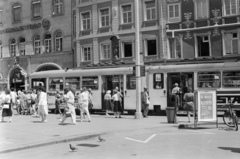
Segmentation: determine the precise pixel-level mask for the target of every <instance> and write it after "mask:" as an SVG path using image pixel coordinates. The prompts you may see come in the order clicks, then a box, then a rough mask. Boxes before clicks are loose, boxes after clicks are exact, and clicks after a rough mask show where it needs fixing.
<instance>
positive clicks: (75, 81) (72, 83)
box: [65, 77, 80, 90]
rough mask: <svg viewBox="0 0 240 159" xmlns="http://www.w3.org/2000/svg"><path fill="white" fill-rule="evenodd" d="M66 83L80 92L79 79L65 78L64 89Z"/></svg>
mask: <svg viewBox="0 0 240 159" xmlns="http://www.w3.org/2000/svg"><path fill="white" fill-rule="evenodd" d="M67 83H68V84H69V85H70V86H71V87H73V88H74V89H76V90H80V77H66V78H65V87H66V84H67Z"/></svg>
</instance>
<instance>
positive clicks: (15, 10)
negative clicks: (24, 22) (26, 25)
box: [12, 4, 21, 22]
mask: <svg viewBox="0 0 240 159" xmlns="http://www.w3.org/2000/svg"><path fill="white" fill-rule="evenodd" d="M12 14H13V22H20V21H21V5H20V4H15V5H13V7H12Z"/></svg>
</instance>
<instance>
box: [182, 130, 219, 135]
mask: <svg viewBox="0 0 240 159" xmlns="http://www.w3.org/2000/svg"><path fill="white" fill-rule="evenodd" d="M186 131H190V132H195V133H200V134H215V133H211V132H203V131H197V130H186Z"/></svg>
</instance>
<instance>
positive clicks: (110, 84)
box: [102, 75, 124, 108]
mask: <svg viewBox="0 0 240 159" xmlns="http://www.w3.org/2000/svg"><path fill="white" fill-rule="evenodd" d="M102 80H103V84H102V85H103V86H102V107H103V105H104V96H105V94H106V92H107V91H108V90H110V91H111V96H112V95H113V90H114V89H115V88H116V87H118V90H119V91H120V92H121V93H122V94H123V75H107V76H102ZM122 106H123V108H124V98H122Z"/></svg>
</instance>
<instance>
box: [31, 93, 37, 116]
mask: <svg viewBox="0 0 240 159" xmlns="http://www.w3.org/2000/svg"><path fill="white" fill-rule="evenodd" d="M36 101H37V93H36V89H33V90H32V93H31V107H32V110H31V111H32V114H33V116H37V107H36Z"/></svg>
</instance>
